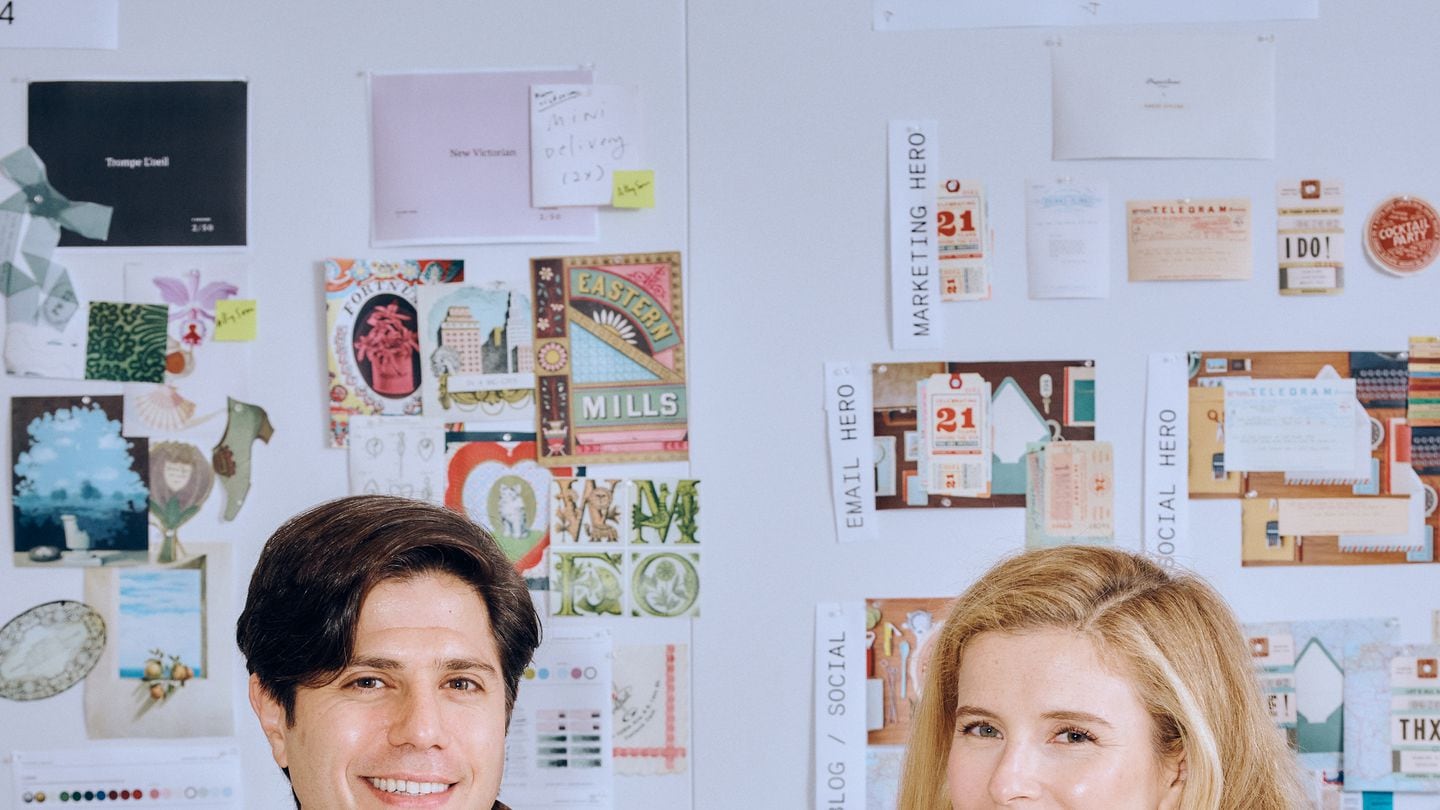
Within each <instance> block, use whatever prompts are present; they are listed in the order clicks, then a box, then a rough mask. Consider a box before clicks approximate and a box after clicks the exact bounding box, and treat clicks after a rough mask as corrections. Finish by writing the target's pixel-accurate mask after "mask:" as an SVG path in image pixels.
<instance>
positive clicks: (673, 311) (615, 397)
mask: <svg viewBox="0 0 1440 810" xmlns="http://www.w3.org/2000/svg"><path fill="white" fill-rule="evenodd" d="M530 265H531V273H532V282H533V284H534V290H535V375H536V379H535V393H536V399H537V403H538V408H539V413H538V421H539V433H540V435H541V437H542V440H543V446H544V452H543V453H542V454H541V457H540V463H541V464H544V465H546V466H552V465H564V464H579V463H584V464H592V463H593V464H598V463H605V462H627V461H685V460H687V459H688V458H689V453H690V438H689V425H688V419H689V404H688V402H687V395H686V390H685V346H684V340H683V334H684V333H683V327H682V322H683V317H684V316H683V310H684V307H683V305H682V299H681V292H680V254H678V253H656V254H627V255H622V256H582V257H569V258H548V259H535V260H533V261H531V263H530Z"/></svg>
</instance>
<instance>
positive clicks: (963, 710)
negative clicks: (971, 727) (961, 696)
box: [955, 706, 995, 717]
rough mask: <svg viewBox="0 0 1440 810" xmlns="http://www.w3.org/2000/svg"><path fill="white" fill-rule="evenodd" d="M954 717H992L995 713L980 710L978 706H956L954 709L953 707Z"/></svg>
mask: <svg viewBox="0 0 1440 810" xmlns="http://www.w3.org/2000/svg"><path fill="white" fill-rule="evenodd" d="M955 716H956V717H961V716H965V717H976V716H979V717H994V716H995V713H994V712H992V711H990V710H989V709H982V708H980V707H979V706H956V707H955Z"/></svg>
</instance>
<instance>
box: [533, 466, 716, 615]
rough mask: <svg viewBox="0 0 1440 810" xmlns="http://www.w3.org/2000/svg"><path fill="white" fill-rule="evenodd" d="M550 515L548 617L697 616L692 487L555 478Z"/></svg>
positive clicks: (695, 487)
mask: <svg viewBox="0 0 1440 810" xmlns="http://www.w3.org/2000/svg"><path fill="white" fill-rule="evenodd" d="M550 509H551V517H550V526H551V536H552V538H553V539H554V543H555V545H554V548H553V549H552V553H551V560H550V582H551V590H552V593H551V595H550V613H551V615H554V616H653V617H674V616H696V615H699V612H700V552H699V544H700V537H701V535H700V521H699V516H700V482H699V481H697V480H693V479H686V480H665V481H660V480H634V481H627V480H616V479H587V478H566V477H558V476H557V477H556V478H555V479H554V481H553V482H552V484H551V489H550Z"/></svg>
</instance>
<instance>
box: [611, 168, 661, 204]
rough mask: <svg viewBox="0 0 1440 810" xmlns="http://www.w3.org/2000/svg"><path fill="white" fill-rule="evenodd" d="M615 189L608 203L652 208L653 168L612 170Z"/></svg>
mask: <svg viewBox="0 0 1440 810" xmlns="http://www.w3.org/2000/svg"><path fill="white" fill-rule="evenodd" d="M611 176H612V177H614V178H615V190H614V192H613V193H612V194H611V197H610V204H611V205H613V206H614V207H616V208H654V207H655V170H654V169H641V170H638V171H619V170H617V171H614V172H612V173H611Z"/></svg>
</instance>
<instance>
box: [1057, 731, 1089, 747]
mask: <svg viewBox="0 0 1440 810" xmlns="http://www.w3.org/2000/svg"><path fill="white" fill-rule="evenodd" d="M1056 737H1057V738H1058V739H1059V740H1060V741H1061V742H1063V743H1068V744H1070V745H1077V744H1079V743H1087V742H1095V737H1094V736H1093V735H1092V734H1090V732H1088V731H1083V730H1081V729H1078V728H1067V729H1065V730H1064V731H1062V732H1060V733H1059V734H1057V735H1056Z"/></svg>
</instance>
